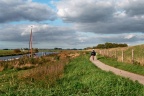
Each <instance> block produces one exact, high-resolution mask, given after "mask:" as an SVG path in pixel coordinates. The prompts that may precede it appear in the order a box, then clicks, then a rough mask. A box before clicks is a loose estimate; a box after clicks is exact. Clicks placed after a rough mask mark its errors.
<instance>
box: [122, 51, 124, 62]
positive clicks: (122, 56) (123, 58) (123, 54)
mask: <svg viewBox="0 0 144 96" xmlns="http://www.w3.org/2000/svg"><path fill="white" fill-rule="evenodd" d="M123 59H124V54H123V50H122V62H123Z"/></svg>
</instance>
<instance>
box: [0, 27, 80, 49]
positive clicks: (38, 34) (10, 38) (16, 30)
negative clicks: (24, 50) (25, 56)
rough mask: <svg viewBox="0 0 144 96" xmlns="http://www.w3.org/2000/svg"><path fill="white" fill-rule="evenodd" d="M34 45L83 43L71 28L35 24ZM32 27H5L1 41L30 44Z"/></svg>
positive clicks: (0, 30) (1, 31)
mask: <svg viewBox="0 0 144 96" xmlns="http://www.w3.org/2000/svg"><path fill="white" fill-rule="evenodd" d="M32 31H33V43H35V44H37V45H39V46H40V45H41V43H44V42H45V44H48V45H49V44H53V45H55V46H56V45H57V46H63V45H67V46H73V45H74V46H75V45H78V44H80V43H81V41H80V40H79V37H78V36H77V34H76V31H75V30H73V29H72V28H69V27H56V26H51V25H47V24H35V25H33V27H32ZM30 32H31V25H11V26H10V25H4V26H3V27H2V28H1V29H0V41H1V42H2V41H3V42H20V43H28V42H29V38H30Z"/></svg>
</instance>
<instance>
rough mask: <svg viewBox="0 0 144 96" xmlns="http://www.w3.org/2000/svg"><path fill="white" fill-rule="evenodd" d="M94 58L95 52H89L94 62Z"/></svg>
mask: <svg viewBox="0 0 144 96" xmlns="http://www.w3.org/2000/svg"><path fill="white" fill-rule="evenodd" d="M95 56H96V52H95V50H94V49H93V50H92V52H91V57H92V59H93V60H94V58H95Z"/></svg>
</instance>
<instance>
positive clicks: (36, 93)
mask: <svg viewBox="0 0 144 96" xmlns="http://www.w3.org/2000/svg"><path fill="white" fill-rule="evenodd" d="M66 54H67V53H64V54H63V55H62V54H61V55H58V56H56V58H55V59H54V60H53V62H51V63H48V62H47V63H46V64H44V65H43V64H42V66H40V67H37V68H34V69H30V70H21V71H18V70H17V71H15V70H12V71H11V72H7V73H6V72H3V73H2V74H0V94H1V95H2V96H143V95H144V86H143V85H140V84H139V83H138V82H133V81H131V80H129V79H126V78H123V77H120V76H116V75H114V74H113V73H111V72H108V73H107V72H105V71H102V70H100V69H98V68H97V67H96V66H94V65H93V64H92V63H91V62H90V61H89V56H88V55H86V54H85V53H81V56H79V57H77V58H75V59H70V58H71V57H70V55H66ZM68 54H69V53H68ZM65 55H66V56H65ZM73 56H74V54H73ZM66 58H67V60H68V61H69V62H68V61H67V60H66V62H65V59H66ZM55 60H56V61H55ZM56 62H57V64H55V63H56ZM61 64H62V65H63V64H64V67H60V66H61ZM53 65H54V66H53ZM50 66H53V67H50ZM56 66H57V67H56ZM59 68H60V69H62V70H61V71H58V70H60V69H59ZM51 70H53V71H51ZM46 71H47V72H46ZM53 72H54V73H53ZM50 73H52V74H51V75H48V74H50ZM55 73H58V75H54V74H55ZM59 73H61V74H59ZM51 77H52V78H56V77H58V78H56V79H53V80H52V81H54V82H53V83H51V85H50V84H49V82H50V81H49V78H51ZM46 81H47V82H46Z"/></svg>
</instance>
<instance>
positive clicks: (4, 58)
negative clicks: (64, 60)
mask: <svg viewBox="0 0 144 96" xmlns="http://www.w3.org/2000/svg"><path fill="white" fill-rule="evenodd" d="M52 53H54V52H38V53H35V54H36V56H38V57H40V56H43V55H48V54H52ZM27 55H29V54H27ZM22 56H23V55H16V56H5V57H0V60H5V61H7V60H12V59H18V58H20V57H22Z"/></svg>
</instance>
